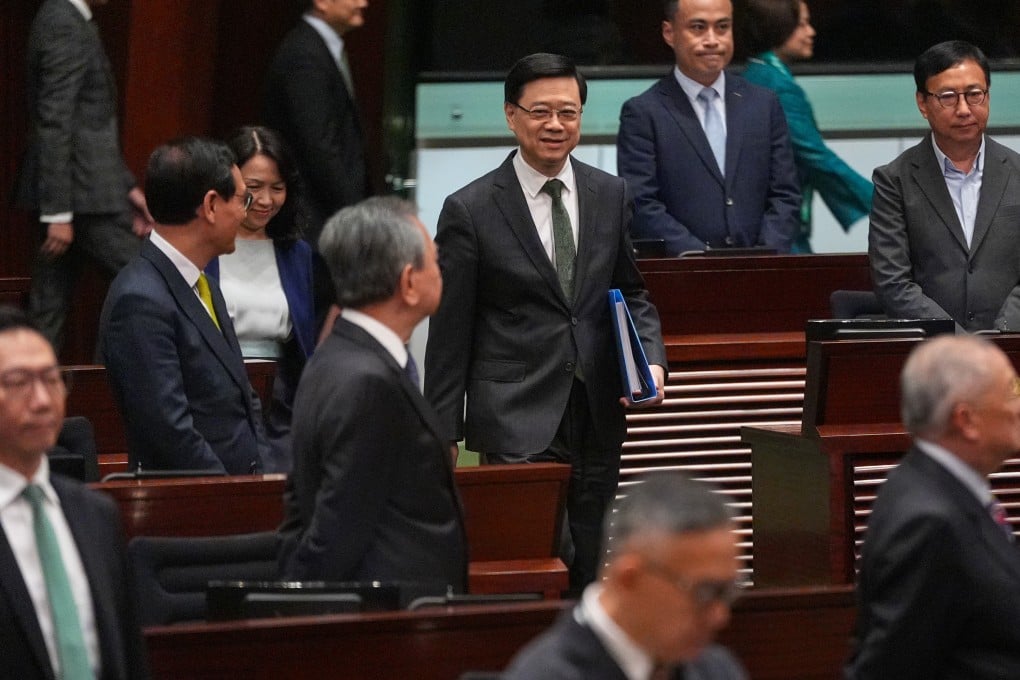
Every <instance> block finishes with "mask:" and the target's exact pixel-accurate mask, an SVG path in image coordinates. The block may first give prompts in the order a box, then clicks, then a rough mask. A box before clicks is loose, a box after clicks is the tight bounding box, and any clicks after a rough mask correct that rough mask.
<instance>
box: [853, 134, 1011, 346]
mask: <svg viewBox="0 0 1020 680" xmlns="http://www.w3.org/2000/svg"><path fill="white" fill-rule="evenodd" d="M873 179H874V182H875V199H874V205H873V207H872V210H871V228H870V231H869V232H868V256H869V260H870V262H871V278H872V281H873V282H874V284H875V293H876V294H877V295H878V298H879V300H881V302H882V305H883V306H884V307H885V310H886V313H887V314H888V315H889V316H891V317H896V318H908V319H911V318H940V319H946V318H951V319H953V320H955V321H956V323H957V325H958V326H961V327H962V328H964V329H966V330H968V331H976V330H987V329H991V328H998V329H1001V330H1010V331H1018V330H1020V155H1018V154H1017V153H1016V152H1014V151H1012V150H1010V149H1007V148H1006V147H1004V146H1002V145H1001V144H998V143H997V142H995V141H994V140H992V139H991V138H989V137H985V160H984V173H983V175H982V179H981V197H980V198H979V199H978V208H977V216H976V218H975V220H974V236H973V239H972V240H971V245H970V247H969V248H968V247H967V240H966V238H965V237H964V235H963V227H962V226H961V225H960V220H959V218H957V216H956V210H955V209H954V208H953V201H952V199H951V198H950V197H949V190H948V189H947V188H946V181H945V179H944V178H943V174H942V168H941V167H939V163H938V158H937V156H936V155H935V150H934V149H933V148H932V140H931V134H928V135H927V136H926V137H925V138H924V140H923V141H922V142H921V143H920V144H918V145H917V146H915V147H913V148H910V149H907V150H906V151H905V152H903V153H902V154H901V155H900V157H899V158H897V159H896V160H894V161H893V162H892V163H890V164H889V165H886V166H883V167H880V168H878V169H876V170H875V174H874V178H873Z"/></svg>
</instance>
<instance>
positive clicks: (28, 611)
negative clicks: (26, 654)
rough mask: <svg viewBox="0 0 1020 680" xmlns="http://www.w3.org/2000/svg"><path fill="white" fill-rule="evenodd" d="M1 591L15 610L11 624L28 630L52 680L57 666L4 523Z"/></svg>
mask: <svg viewBox="0 0 1020 680" xmlns="http://www.w3.org/2000/svg"><path fill="white" fill-rule="evenodd" d="M0 591H3V593H4V596H6V598H7V603H8V604H9V605H10V607H11V610H12V611H13V612H14V619H15V621H14V622H12V623H10V624H8V625H16V626H18V627H19V628H21V630H22V631H24V633H25V637H26V638H28V645H29V647H30V648H31V650H32V654H33V655H34V656H35V658H36V661H37V662H38V665H39V668H42V669H44V670H45V674H46V677H47V678H49V679H50V680H52V679H53V668H52V666H51V665H50V656H49V652H47V651H46V641H45V640H43V635H42V630H41V629H40V628H39V620H38V619H37V618H36V616H35V608H34V607H33V606H32V598H31V596H29V594H28V588H26V587H25V581H24V579H23V578H22V577H21V569H19V568H18V562H17V559H16V558H15V557H14V551H12V550H11V545H10V543H8V542H7V534H6V533H5V532H4V530H3V527H2V526H0Z"/></svg>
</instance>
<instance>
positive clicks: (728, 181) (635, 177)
mask: <svg viewBox="0 0 1020 680" xmlns="http://www.w3.org/2000/svg"><path fill="white" fill-rule="evenodd" d="M616 164H617V167H618V169H619V173H620V176H621V177H623V178H624V179H626V180H627V185H628V186H629V187H630V190H631V193H632V194H633V195H634V226H633V228H632V231H631V236H633V237H634V238H646V239H663V240H665V243H666V249H667V251H668V252H669V253H670V254H672V255H675V254H678V253H680V252H683V251H685V250H704V249H705V246H706V245H708V246H711V247H712V248H721V247H729V246H735V247H749V246H768V247H770V248H775V249H776V250H778V251H779V252H781V253H782V252H787V251H789V250H790V245H791V243H792V242H793V238H794V236H795V235H796V234H797V233H798V232H799V230H800V203H801V194H800V182H799V181H798V179H797V167H796V165H795V164H794V160H793V148H792V147H791V146H790V135H789V130H788V128H787V125H786V116H785V115H784V114H783V109H782V107H781V106H780V105H779V99H778V98H777V97H776V95H775V93H774V92H772V91H770V90H766V89H765V88H763V87H759V86H757V85H753V84H751V83H749V82H747V81H746V80H744V79H743V78H741V77H739V76H735V75H732V74H729V73H727V74H726V176H725V178H724V177H723V176H722V175H721V174H720V172H719V164H718V163H716V160H715V156H714V155H713V154H712V148H711V147H710V146H709V144H708V138H707V137H705V131H704V129H703V128H702V127H701V123H700V122H699V121H698V117H697V115H696V114H695V112H694V108H693V107H692V106H691V102H690V100H689V99H688V98H687V95H686V94H684V91H683V89H681V87H680V84H679V83H678V82H677V80H676V77H675V76H674V75H673V73H672V72H671V73H670V74H669V75H667V76H666V77H665V78H663V79H661V80H660V81H658V82H657V83H655V84H654V85H652V86H651V87H650V88H648V90H646V91H645V92H643V93H642V94H640V95H638V96H636V97H634V98H632V99H630V100H628V101H627V102H625V103H624V105H623V109H622V110H621V112H620V131H619V134H618V136H617V139H616Z"/></svg>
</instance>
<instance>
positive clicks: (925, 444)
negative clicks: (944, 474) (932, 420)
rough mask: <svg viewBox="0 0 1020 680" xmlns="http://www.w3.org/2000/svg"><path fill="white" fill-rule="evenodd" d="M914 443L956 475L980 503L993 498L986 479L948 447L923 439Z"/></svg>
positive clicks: (983, 503) (990, 500)
mask: <svg viewBox="0 0 1020 680" xmlns="http://www.w3.org/2000/svg"><path fill="white" fill-rule="evenodd" d="M914 444H916V445H917V448H918V449H920V450H921V451H923V452H924V453H925V454H927V455H928V457H929V458H931V459H933V460H934V461H935V462H936V463H938V464H939V465H941V466H942V467H944V468H945V469H946V470H948V471H949V474H951V475H953V476H954V477H956V479H958V480H959V481H960V483H961V484H963V485H964V486H965V487H967V488H968V489H970V492H971V493H973V494H974V495H975V496H976V497H977V499H978V500H979V501H980V502H981V505H988V504H989V503H991V502H992V501H993V500H994V499H995V497H994V496H992V490H991V487H990V486H989V484H988V480H987V479H985V478H984V477H983V476H982V475H981V474H980V473H979V472H978V471H977V470H975V469H974V468H972V467H971V466H969V465H967V464H966V463H964V462H963V461H962V460H960V459H959V458H957V457H956V456H955V455H953V453H952V452H950V451H949V450H948V449H946V448H945V447H942V446H939V445H938V444H935V443H933V442H930V441H927V440H924V439H914Z"/></svg>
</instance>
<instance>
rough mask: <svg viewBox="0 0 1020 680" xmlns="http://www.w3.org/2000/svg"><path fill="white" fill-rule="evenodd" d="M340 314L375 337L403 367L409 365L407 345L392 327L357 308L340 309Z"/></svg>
mask: <svg viewBox="0 0 1020 680" xmlns="http://www.w3.org/2000/svg"><path fill="white" fill-rule="evenodd" d="M340 316H341V317H342V318H344V319H346V320H348V321H350V322H351V323H352V324H354V325H355V326H358V327H359V328H361V329H362V330H364V331H365V332H366V333H368V334H369V335H371V336H372V337H373V338H375V341H376V342H378V343H379V344H380V345H382V346H383V349H385V350H386V351H387V352H389V353H390V355H392V356H393V358H394V359H395V360H396V362H397V365H398V366H400V367H401V368H405V367H406V366H407V347H406V346H405V345H404V342H403V340H401V339H400V336H399V335H397V334H396V333H394V332H393V329H392V328H390V327H389V326H387V325H386V324H384V323H383V322H381V321H379V320H378V319H374V318H372V317H371V316H369V315H368V314H365V313H364V312H359V311H358V310H356V309H350V308H347V307H345V308H343V309H342V310H340Z"/></svg>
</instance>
